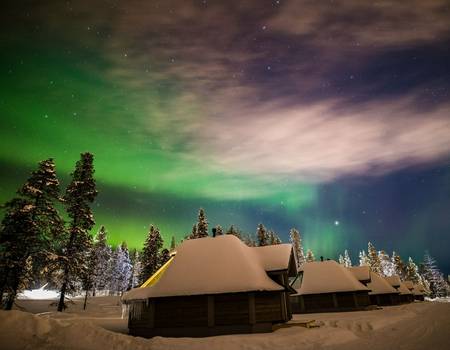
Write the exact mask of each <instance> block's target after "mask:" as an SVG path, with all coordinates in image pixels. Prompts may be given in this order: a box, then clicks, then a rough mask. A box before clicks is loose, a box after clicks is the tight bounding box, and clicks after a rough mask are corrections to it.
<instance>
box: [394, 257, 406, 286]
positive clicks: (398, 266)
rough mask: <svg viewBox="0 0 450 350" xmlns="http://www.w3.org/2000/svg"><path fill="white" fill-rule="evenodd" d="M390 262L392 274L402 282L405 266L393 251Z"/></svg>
mask: <svg viewBox="0 0 450 350" xmlns="http://www.w3.org/2000/svg"><path fill="white" fill-rule="evenodd" d="M391 262H392V264H393V274H394V275H397V276H399V277H400V278H401V279H402V280H404V275H405V274H404V271H405V265H404V263H403V261H402V258H401V257H400V255H398V254H397V253H396V252H395V251H394V252H392V257H391Z"/></svg>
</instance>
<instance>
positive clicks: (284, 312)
mask: <svg viewBox="0 0 450 350" xmlns="http://www.w3.org/2000/svg"><path fill="white" fill-rule="evenodd" d="M280 303H281V318H282V319H283V320H285V321H286V320H287V319H288V317H287V305H286V297H285V292H281V293H280Z"/></svg>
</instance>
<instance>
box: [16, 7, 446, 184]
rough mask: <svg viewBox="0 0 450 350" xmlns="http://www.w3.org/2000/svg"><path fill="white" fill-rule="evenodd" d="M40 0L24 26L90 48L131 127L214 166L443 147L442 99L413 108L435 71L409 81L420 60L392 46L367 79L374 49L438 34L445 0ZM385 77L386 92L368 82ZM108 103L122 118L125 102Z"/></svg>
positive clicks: (345, 168) (364, 159)
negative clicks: (407, 59) (56, 0)
mask: <svg viewBox="0 0 450 350" xmlns="http://www.w3.org/2000/svg"><path fill="white" fill-rule="evenodd" d="M48 9H49V6H48V5H45V4H39V5H35V8H34V9H32V10H31V12H32V13H33V16H28V15H27V13H26V12H24V14H23V16H24V17H23V18H22V20H23V21H25V22H27V25H24V26H21V28H22V27H23V28H25V29H23V28H22V30H26V28H34V27H35V26H36V25H39V26H40V27H39V28H40V30H39V31H38V33H40V34H39V35H42V37H44V38H46V39H48V38H49V37H50V38H53V37H57V38H58V39H60V40H61V41H62V42H64V43H71V44H73V46H75V47H78V48H84V47H85V46H86V47H88V48H89V50H92V51H93V52H95V53H96V54H97V55H98V56H99V57H101V59H102V60H101V61H100V62H102V63H103V62H105V64H104V65H101V66H100V67H98V72H96V73H97V74H101V76H102V78H103V79H104V81H105V85H108V86H114V87H117V88H116V90H115V91H116V93H117V95H118V97H117V98H116V97H115V96H114V98H113V100H117V101H119V100H120V99H119V97H120V96H125V97H126V98H124V99H123V100H124V101H127V102H128V104H129V106H126V108H127V110H131V111H132V112H131V113H130V115H132V118H133V119H132V120H127V121H126V123H127V124H128V125H132V126H133V128H134V129H135V130H136V129H137V130H138V132H136V134H139V138H138V139H139V140H145V141H146V140H150V141H151V147H155V144H157V145H158V146H159V147H160V148H161V149H163V150H164V151H167V152H174V153H175V152H177V153H179V155H181V156H182V157H184V158H186V159H192V160H198V159H203V158H205V159H206V160H207V162H205V163H207V164H208V165H207V166H208V167H213V168H215V169H216V171H218V172H221V171H223V170H224V169H225V171H226V172H227V173H232V174H250V175H252V176H255V175H258V176H260V177H264V176H266V177H268V178H271V179H273V176H274V175H276V176H283V175H284V176H286V177H291V178H296V179H301V180H303V181H309V182H319V181H331V180H333V179H336V178H339V177H341V176H345V175H358V174H364V175H367V174H374V175H376V174H384V173H387V172H389V171H394V170H396V169H400V168H403V167H406V166H410V165H415V164H423V163H428V162H433V161H438V160H441V159H443V158H445V157H448V155H449V153H450V146H449V142H448V140H449V139H450V131H449V118H448V115H449V105H448V103H447V102H444V103H442V102H439V103H435V106H434V109H427V110H424V109H422V110H421V109H420V108H419V107H420V105H419V102H418V101H419V100H420V99H421V98H422V97H423V94H424V91H431V94H432V93H433V91H436V90H433V89H434V88H436V87H437V88H439V87H441V86H442V85H443V84H444V85H445V84H446V83H445V82H444V83H443V82H442V79H441V81H438V82H436V81H435V80H433V79H434V77H431V78H430V81H420V82H416V83H415V84H416V85H414V86H410V84H409V83H410V82H411V81H414V78H416V79H417V76H418V75H417V72H416V71H415V69H416V68H415V67H414V68H408V69H409V70H407V71H404V72H402V73H403V74H397V73H398V72H397V70H401V69H402V63H403V60H402V59H403V58H402V57H400V58H399V57H397V56H396V59H398V61H395V60H394V63H393V64H392V66H390V63H389V59H387V61H388V63H387V66H388V69H386V70H385V71H383V72H382V73H383V74H376V72H377V71H376V69H375V73H371V75H370V76H369V78H367V77H366V78H365V79H364V75H365V73H367V71H368V70H370V69H373V67H374V66H376V67H379V66H383V63H384V62H383V59H384V58H385V56H383V55H389V54H391V53H392V52H393V51H402V50H405V49H407V48H415V47H419V48H420V46H421V45H429V46H433V45H438V46H439V45H441V46H442V43H443V42H445V41H446V40H448V38H449V35H450V34H449V26H448V23H449V21H450V15H449V11H448V4H447V2H446V1H444V0H434V1H420V0H414V1H409V2H406V1H377V2H375V3H373V2H364V1H358V0H346V1H339V2H336V3H333V2H331V3H330V2H313V1H286V2H282V3H281V5H276V4H272V5H271V6H261V4H260V2H259V1H248V2H247V1H246V2H237V1H236V2H234V1H229V2H228V1H227V2H225V1H224V2H215V3H207V4H204V3H195V2H187V1H181V0H180V1H164V2H161V3H157V2H140V1H127V2H123V3H119V4H117V5H111V6H110V5H108V4H105V3H102V2H97V1H94V2H90V1H89V2H87V1H80V2H77V3H76V4H74V5H73V6H72V5H70V6H69V5H67V4H59V5H57V7H56V8H55V9H54V11H49V10H48ZM30 18H32V19H30ZM29 21H34V22H36V23H28V22H29ZM61 28H63V29H64V30H61ZM70 47H72V46H70ZM388 58H389V56H388ZM83 67H88V69H92V65H85V66H83ZM269 67H270V69H269ZM418 69H420V66H419V68H418ZM354 75H355V76H356V78H358V79H359V80H358V83H357V84H356V83H354V80H352V81H351V82H350V80H349V79H353V76H354ZM398 76H401V77H400V78H398ZM360 77H361V78H360ZM409 77H413V78H412V79H409ZM419 77H420V78H422V76H420V75H419ZM402 79H403V80H402ZM355 80H356V79H355ZM399 81H400V83H399ZM402 81H404V82H405V83H403V84H402ZM394 84H397V85H398V86H399V89H398V90H399V91H400V93H398V94H397V95H396V96H386V95H387V94H384V95H383V96H381V95H382V94H381V93H372V92H373V91H376V92H380V91H388V90H389V88H390V87H391V86H392V85H394ZM430 85H431V86H432V87H433V89H429V86H430ZM111 103H112V104H114V103H118V102H114V101H113V102H111ZM111 110H112V112H111V114H114V115H115V116H116V120H118V121H119V122H120V123H122V119H121V118H120V114H121V113H123V112H122V109H119V108H114V106H112V108H111ZM99 113H101V111H100V112H99ZM128 125H127V126H124V127H127V128H129V126H128ZM146 142H147V141H146ZM145 144H148V142H147V143H145ZM142 147H145V146H142Z"/></svg>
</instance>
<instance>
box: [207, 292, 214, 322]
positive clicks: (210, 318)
mask: <svg viewBox="0 0 450 350" xmlns="http://www.w3.org/2000/svg"><path fill="white" fill-rule="evenodd" d="M214 318H215V314H214V295H208V327H214V325H215V322H214Z"/></svg>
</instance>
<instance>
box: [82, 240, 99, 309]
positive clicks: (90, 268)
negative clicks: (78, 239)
mask: <svg viewBox="0 0 450 350" xmlns="http://www.w3.org/2000/svg"><path fill="white" fill-rule="evenodd" d="M89 243H90V246H89V248H88V249H87V250H86V251H85V253H86V254H85V256H86V268H85V269H84V270H83V271H82V273H81V284H82V287H83V289H84V293H85V294H84V305H83V310H86V306H87V298H88V294H89V291H90V290H92V289H93V288H94V281H95V279H96V276H95V272H96V271H95V268H96V265H97V256H96V254H95V250H94V242H93V241H92V240H89Z"/></svg>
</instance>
